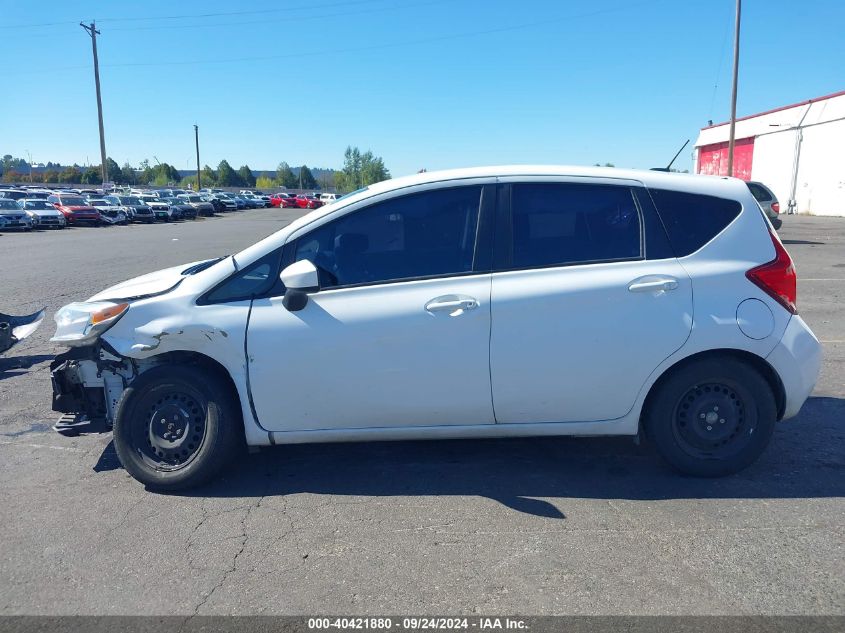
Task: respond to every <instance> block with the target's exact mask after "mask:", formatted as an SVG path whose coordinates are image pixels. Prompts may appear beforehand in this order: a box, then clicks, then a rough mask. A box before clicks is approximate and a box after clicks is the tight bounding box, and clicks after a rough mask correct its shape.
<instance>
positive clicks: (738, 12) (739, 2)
mask: <svg viewBox="0 0 845 633" xmlns="http://www.w3.org/2000/svg"><path fill="white" fill-rule="evenodd" d="M741 13H742V0H736V23H735V24H734V75H733V88H732V90H731V131H730V136H729V137H728V176H733V175H734V144H735V140H736V139H735V136H736V85H737V79H738V75H739V22H740V15H741Z"/></svg>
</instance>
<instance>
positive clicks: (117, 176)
mask: <svg viewBox="0 0 845 633" xmlns="http://www.w3.org/2000/svg"><path fill="white" fill-rule="evenodd" d="M106 174H107V176H108V180H109V182H113V183H115V184H116V185H120V184H123V183H124V180H123V172H122V171H120V165H118V164H117V163H116V162H115V161H114V159H111V158H106Z"/></svg>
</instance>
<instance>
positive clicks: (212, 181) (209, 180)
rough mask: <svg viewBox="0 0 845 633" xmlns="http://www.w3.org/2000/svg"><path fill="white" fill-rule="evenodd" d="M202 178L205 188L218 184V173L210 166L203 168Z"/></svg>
mask: <svg viewBox="0 0 845 633" xmlns="http://www.w3.org/2000/svg"><path fill="white" fill-rule="evenodd" d="M200 178H201V180H202V186H203V187H213V186H214V185H216V184H217V173H216V172H215V171H214V170H213V169H212V168H211V167H209V166H208V165H205V166H204V167H203V168H202V173H201V174H200Z"/></svg>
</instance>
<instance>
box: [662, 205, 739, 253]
mask: <svg viewBox="0 0 845 633" xmlns="http://www.w3.org/2000/svg"><path fill="white" fill-rule="evenodd" d="M649 191H650V192H651V197H652V198H653V199H654V205H655V206H656V207H657V212H658V213H659V214H660V218H661V219H662V220H663V224H664V226H665V227H666V233H668V235H669V241H670V242H671V243H672V248H673V249H674V251H675V255H676V256H677V257H684V256H685V255H689V254H690V253H694V252H695V251H697V250H698V249H699V248H701V247H702V246H704V245H705V244H706V243H707V242H709V241H710V240H712V239H713V238H714V237H716V236H717V235H718V234H719V233H721V232H722V230H724V228H725V227H726V226H728V224H730V223H731V222H733V221H734V219H735V218H736V217H737V216H738V215H739V212H740V211H741V210H742V206H741V205H740V204H739V202H737V201H736V200H727V199H725V198H717V197H715V196H705V195H701V194H697V193H684V192H680V191H667V190H665V189H650V190H649Z"/></svg>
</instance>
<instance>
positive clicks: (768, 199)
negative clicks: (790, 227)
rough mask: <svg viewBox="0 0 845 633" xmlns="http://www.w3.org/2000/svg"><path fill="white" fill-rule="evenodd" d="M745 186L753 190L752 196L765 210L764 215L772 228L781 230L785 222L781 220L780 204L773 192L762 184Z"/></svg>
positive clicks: (753, 183) (751, 183)
mask: <svg viewBox="0 0 845 633" xmlns="http://www.w3.org/2000/svg"><path fill="white" fill-rule="evenodd" d="M745 184H747V185H748V188H749V189H750V190H751V195H753V196H754V198H755V199H756V200H757V202H759V203H760V208H762V209H763V213H765V214H766V217H768V218H769V222H771V223H772V226H773V227H775V228H776V229H779V228H780V227H781V226H782V225H783V220H781V219H780V203H779V202H778V199H777V197H776V196H775V194H774V193H773V192H772V190H771V189H769V188H768V187H767V186H766V185H764V184H763V183H762V182H754V181H751V182H747V183H745Z"/></svg>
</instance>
